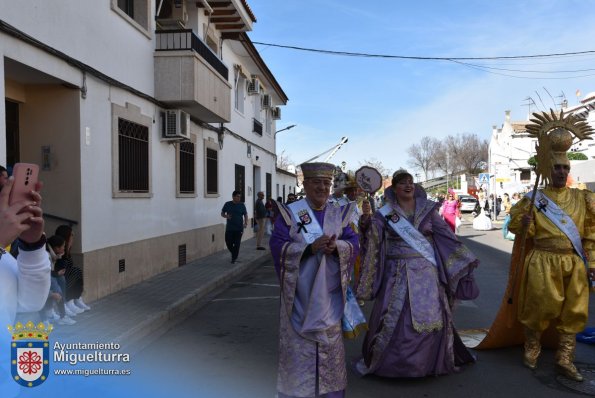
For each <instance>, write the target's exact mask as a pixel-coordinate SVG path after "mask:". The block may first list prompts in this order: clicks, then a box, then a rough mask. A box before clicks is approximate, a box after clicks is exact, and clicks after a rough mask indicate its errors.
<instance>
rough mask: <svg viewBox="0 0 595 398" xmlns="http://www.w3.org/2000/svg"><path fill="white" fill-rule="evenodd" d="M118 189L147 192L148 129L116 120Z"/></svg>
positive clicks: (121, 190) (119, 119)
mask: <svg viewBox="0 0 595 398" xmlns="http://www.w3.org/2000/svg"><path fill="white" fill-rule="evenodd" d="M118 166H119V168H118V189H119V190H120V192H149V128H148V127H147V126H143V125H142V124H138V123H134V122H131V121H130V120H126V119H123V118H118Z"/></svg>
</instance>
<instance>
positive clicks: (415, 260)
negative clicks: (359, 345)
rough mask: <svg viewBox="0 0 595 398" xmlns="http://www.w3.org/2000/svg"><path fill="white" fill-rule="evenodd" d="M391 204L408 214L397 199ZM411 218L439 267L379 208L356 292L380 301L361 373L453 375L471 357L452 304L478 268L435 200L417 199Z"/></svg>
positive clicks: (367, 230)
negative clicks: (458, 330)
mask: <svg viewBox="0 0 595 398" xmlns="http://www.w3.org/2000/svg"><path fill="white" fill-rule="evenodd" d="M390 199H391V200H390V201H389V202H388V203H391V205H392V207H393V209H394V210H395V211H396V212H397V213H398V214H399V215H400V216H401V217H406V218H407V215H406V214H405V213H404V212H403V210H402V209H401V208H400V207H399V206H398V205H397V204H396V201H395V200H394V198H390ZM415 209H416V210H415V214H414V215H413V216H412V217H409V218H407V219H408V220H409V221H410V222H411V224H412V225H413V226H414V227H415V228H417V230H418V231H420V232H421V233H422V234H423V235H424V236H425V237H426V238H427V239H428V240H429V241H430V242H432V246H433V248H434V254H435V258H436V261H437V266H434V265H433V264H432V263H431V262H430V261H428V260H427V259H426V258H424V257H423V256H422V255H421V254H420V253H419V252H418V251H417V250H415V249H414V248H412V247H410V246H409V245H408V244H407V243H406V242H405V241H404V240H403V239H401V238H400V237H399V236H398V235H397V234H396V233H395V232H394V230H393V229H392V228H391V227H390V226H388V224H387V221H386V219H385V217H384V216H382V214H380V213H379V212H376V213H375V214H374V216H373V218H372V220H371V222H370V225H368V226H364V229H365V233H366V249H365V250H366V256H365V258H364V261H363V263H362V271H361V272H362V274H361V277H360V280H359V283H358V286H357V287H356V296H357V297H358V298H361V299H366V300H371V299H375V302H374V307H373V310H372V314H371V316H370V320H369V322H368V328H369V329H368V333H367V334H366V337H365V340H364V345H363V361H360V363H359V364H358V370H360V371H361V372H362V373H364V374H368V373H374V374H376V375H379V376H384V377H423V376H426V375H439V374H448V373H452V372H454V371H456V370H457V365H460V364H463V363H466V362H473V361H474V358H473V356H472V355H471V353H469V351H467V349H466V348H465V346H464V345H463V343H462V342H461V340H460V338H459V337H458V335H457V333H456V330H455V328H454V325H453V320H452V313H451V305H452V302H453V299H454V298H455V297H457V298H458V296H459V295H458V294H457V289H458V288H459V281H460V280H461V278H463V277H466V276H468V275H469V276H471V275H472V272H473V269H474V268H475V267H476V266H477V265H478V260H477V259H476V258H475V256H474V255H473V254H472V253H471V252H470V251H469V250H468V249H467V248H466V247H465V246H463V244H462V243H461V242H459V241H458V240H457V238H456V236H455V235H454V234H453V232H452V231H451V229H450V228H449V226H448V225H447V224H446V223H445V222H444V220H443V219H442V218H441V217H440V215H439V214H438V212H437V211H436V204H435V203H434V202H432V201H429V200H426V199H425V197H420V196H417V197H416V207H415Z"/></svg>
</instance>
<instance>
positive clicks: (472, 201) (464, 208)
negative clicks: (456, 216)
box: [459, 195, 479, 213]
mask: <svg viewBox="0 0 595 398" xmlns="http://www.w3.org/2000/svg"><path fill="white" fill-rule="evenodd" d="M459 200H460V202H461V213H465V212H466V213H471V212H472V211H473V210H475V207H476V206H477V204H478V203H479V201H478V200H477V198H476V197H474V196H471V195H459Z"/></svg>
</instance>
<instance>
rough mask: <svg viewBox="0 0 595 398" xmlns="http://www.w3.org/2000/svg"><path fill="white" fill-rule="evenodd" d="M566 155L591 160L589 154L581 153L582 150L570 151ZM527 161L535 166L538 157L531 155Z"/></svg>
mask: <svg viewBox="0 0 595 398" xmlns="http://www.w3.org/2000/svg"><path fill="white" fill-rule="evenodd" d="M566 156H568V159H569V160H589V158H588V157H587V155H585V154H584V153H580V152H568V153H567V154H566ZM527 163H529V166H532V167H535V166H537V159H536V158H535V156H531V157H530V158H529V159H528V160H527Z"/></svg>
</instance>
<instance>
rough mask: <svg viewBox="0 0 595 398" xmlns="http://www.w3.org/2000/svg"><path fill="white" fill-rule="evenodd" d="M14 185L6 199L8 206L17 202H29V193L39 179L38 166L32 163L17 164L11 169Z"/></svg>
mask: <svg viewBox="0 0 595 398" xmlns="http://www.w3.org/2000/svg"><path fill="white" fill-rule="evenodd" d="M12 176H13V177H14V183H13V184H12V191H10V197H9V198H8V205H9V206H10V205H12V204H14V203H17V202H21V201H26V200H31V191H33V190H35V185H36V184H37V180H38V178H39V166H38V165H36V164H33V163H17V164H15V165H14V167H13V169H12Z"/></svg>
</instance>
